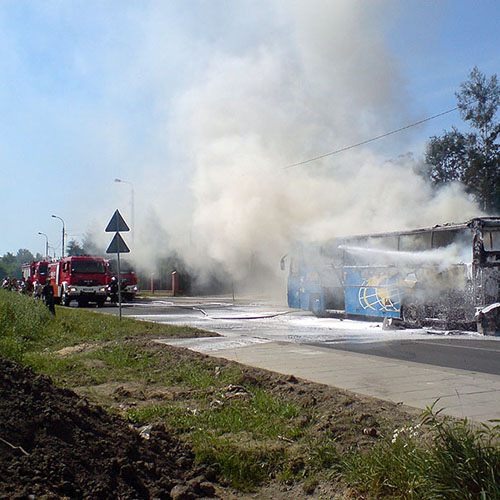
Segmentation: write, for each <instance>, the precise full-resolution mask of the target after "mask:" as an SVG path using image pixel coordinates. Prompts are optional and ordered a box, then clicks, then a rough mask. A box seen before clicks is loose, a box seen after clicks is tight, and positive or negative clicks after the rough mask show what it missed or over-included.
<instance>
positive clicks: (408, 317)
mask: <svg viewBox="0 0 500 500" xmlns="http://www.w3.org/2000/svg"><path fill="white" fill-rule="evenodd" d="M401 318H402V319H403V321H404V323H405V324H406V326H408V327H409V328H420V327H421V326H422V322H423V317H422V307H421V306H420V305H418V304H404V305H403V306H402V307H401Z"/></svg>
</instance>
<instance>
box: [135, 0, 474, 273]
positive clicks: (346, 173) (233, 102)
mask: <svg viewBox="0 0 500 500" xmlns="http://www.w3.org/2000/svg"><path fill="white" fill-rule="evenodd" d="M273 5H274V8H273V9H271V10H270V11H271V12H272V14H273V15H274V16H275V20H274V22H275V25H276V33H275V34H269V33H268V34H267V36H265V37H263V39H262V40H255V43H252V44H249V45H248V47H247V48H246V49H244V50H241V51H240V52H239V53H237V54H235V53H234V52H231V53H229V52H225V51H224V50H223V49H224V47H223V45H218V46H217V50H214V51H213V52H211V53H210V54H208V55H207V61H206V62H205V64H204V65H203V70H202V71H200V75H199V78H198V83H197V84H195V85H193V86H191V87H190V88H187V89H185V90H184V91H183V92H182V93H181V94H180V95H179V96H178V98H177V100H176V101H175V105H174V108H173V110H172V112H171V117H172V123H171V124H170V126H169V131H170V133H171V137H170V145H171V148H172V149H173V150H174V154H175V157H176V158H178V159H179V162H182V165H183V167H182V168H183V169H184V172H185V173H186V175H187V177H188V181H187V183H186V184H187V188H188V190H189V191H188V193H189V194H187V195H186V196H187V197H188V198H189V199H190V202H189V203H185V204H184V206H189V207H190V208H189V213H188V215H187V216H185V217H183V218H182V221H183V222H182V231H181V232H178V230H179V225H177V227H175V226H173V225H172V226H169V224H168V223H167V222H165V221H167V220H170V219H171V217H170V218H169V217H167V216H166V217H165V218H162V216H161V213H169V212H171V210H170V209H169V208H168V205H167V204H166V203H165V202H162V201H161V199H160V200H158V201H156V209H157V211H158V213H159V214H160V215H158V219H159V220H162V221H163V222H162V223H163V224H164V225H165V229H166V231H167V232H168V233H169V235H170V236H169V238H168V241H169V243H168V244H169V245H170V246H171V247H172V248H174V249H177V250H179V251H180V252H181V253H182V255H184V257H185V259H186V261H187V264H188V266H189V267H190V268H191V269H194V270H196V271H197V272H198V273H201V274H203V272H204V271H208V272H211V271H212V270H213V268H221V269H224V270H225V271H228V272H230V273H231V275H232V276H233V278H234V279H235V280H238V279H240V280H241V279H243V278H245V279H248V277H249V275H251V274H253V273H258V272H260V273H262V275H263V277H264V278H265V279H270V277H271V276H274V275H277V274H279V259H280V257H281V255H283V254H285V253H287V252H288V250H289V248H290V245H291V242H292V241H294V240H320V241H321V240H328V239H331V238H332V237H335V236H342V235H351V234H360V233H366V232H379V231H391V230H403V229H413V228H418V227H425V226H430V225H434V224H438V223H443V222H447V221H463V220H467V219H469V218H471V217H473V216H477V215H480V211H479V209H478V208H477V207H476V206H475V205H474V204H473V202H472V201H471V200H470V199H469V198H468V197H467V196H466V194H465V193H464V191H463V190H462V188H461V186H460V185H458V184H457V185H451V187H449V186H448V187H447V188H445V189H442V190H440V191H436V190H434V189H433V188H432V187H431V185H430V184H429V182H428V180H425V179H424V176H421V175H419V172H421V170H422V168H423V164H422V160H420V159H419V158H418V155H417V156H412V155H407V154H406V153H407V152H408V149H407V147H406V142H407V141H408V138H409V137H410V135H409V134H411V131H409V132H406V133H405V134H401V135H399V136H397V137H392V138H389V139H383V140H381V141H378V142H377V143H373V144H369V145H366V146H363V147H358V148H353V149H352V150H349V151H345V152H342V153H339V154H336V155H332V156H327V157H325V158H323V159H320V160H317V161H314V162H309V163H304V164H300V165H295V166H292V165H294V164H296V163H298V162H301V161H302V160H307V159H309V158H313V157H315V156H319V155H322V154H324V153H328V152H331V151H334V150H336V149H340V148H343V147H345V146H349V145H351V144H355V143H358V142H361V141H363V140H366V139H368V138H371V137H374V136H377V135H379V134H382V133H384V132H386V131H388V130H392V129H394V128H397V127H398V126H401V125H402V124H403V125H404V124H406V123H409V122H411V121H415V119H418V118H421V117H415V116H414V115H412V114H411V112H410V111H409V109H410V106H409V99H410V98H409V96H408V95H407V93H406V91H405V75H404V74H402V72H401V70H400V69H399V68H398V64H397V61H396V58H395V57H394V56H393V55H392V54H391V52H390V50H389V49H388V44H387V43H386V40H385V39H384V37H383V33H384V29H383V28H384V24H386V23H391V22H394V20H395V19H394V17H393V15H394V16H395V15H397V14H392V12H393V11H394V10H395V9H396V6H397V3H395V2H390V1H389V2H387V1H386V2H361V1H352V0H345V1H338V0H337V1H330V2H325V1H319V0H318V1H311V0H307V1H296V2H286V3H285V2H277V3H275V4H273ZM268 22H269V20H268ZM384 141H386V142H384ZM389 147H390V149H389ZM395 151H399V152H400V153H399V155H398V154H397V153H394V152H395ZM418 153H419V154H421V152H418ZM159 198H161V194H160V196H159ZM144 227H145V226H144V223H143V229H142V230H143V231H144ZM181 233H182V234H181ZM138 234H139V236H141V234H140V232H139V233H138ZM142 236H144V235H142ZM138 239H139V240H140V241H148V248H147V249H146V248H142V249H141V244H140V241H137V242H136V247H137V248H136V249H137V253H138V254H139V255H141V253H144V252H146V251H152V248H151V240H150V239H149V238H147V239H146V238H143V237H141V238H138Z"/></svg>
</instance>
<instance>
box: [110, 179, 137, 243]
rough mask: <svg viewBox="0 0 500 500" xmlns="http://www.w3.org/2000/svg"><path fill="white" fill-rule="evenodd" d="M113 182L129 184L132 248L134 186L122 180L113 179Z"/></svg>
mask: <svg viewBox="0 0 500 500" xmlns="http://www.w3.org/2000/svg"><path fill="white" fill-rule="evenodd" d="M115 182H121V183H123V184H129V185H130V212H131V217H132V218H131V222H132V224H131V225H132V227H131V229H132V246H133V245H134V234H135V231H134V229H135V224H134V218H135V209H134V185H133V184H132V183H131V182H129V181H124V180H122V179H115Z"/></svg>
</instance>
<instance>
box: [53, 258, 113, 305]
mask: <svg viewBox="0 0 500 500" xmlns="http://www.w3.org/2000/svg"><path fill="white" fill-rule="evenodd" d="M49 279H50V282H51V284H52V286H53V288H54V300H55V301H56V303H60V304H63V305H65V306H69V304H70V303H71V301H72V300H76V301H78V305H79V306H85V305H87V304H88V303H89V302H94V303H96V304H97V306H98V307H102V306H103V305H104V303H105V302H106V262H105V260H104V259H103V258H102V257H88V256H72V257H64V258H63V259H60V260H58V261H57V262H51V263H50V264H49Z"/></svg>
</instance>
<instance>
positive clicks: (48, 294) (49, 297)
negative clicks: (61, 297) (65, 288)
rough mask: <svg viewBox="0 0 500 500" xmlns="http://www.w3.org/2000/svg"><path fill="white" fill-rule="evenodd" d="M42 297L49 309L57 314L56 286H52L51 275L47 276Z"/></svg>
mask: <svg viewBox="0 0 500 500" xmlns="http://www.w3.org/2000/svg"><path fill="white" fill-rule="evenodd" d="M42 298H43V301H44V302H45V304H46V306H47V307H48V308H49V311H50V312H51V313H52V314H54V315H55V314H56V308H55V307H54V287H53V286H52V283H51V282H50V279H49V277H47V281H46V282H45V285H43V288H42Z"/></svg>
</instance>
